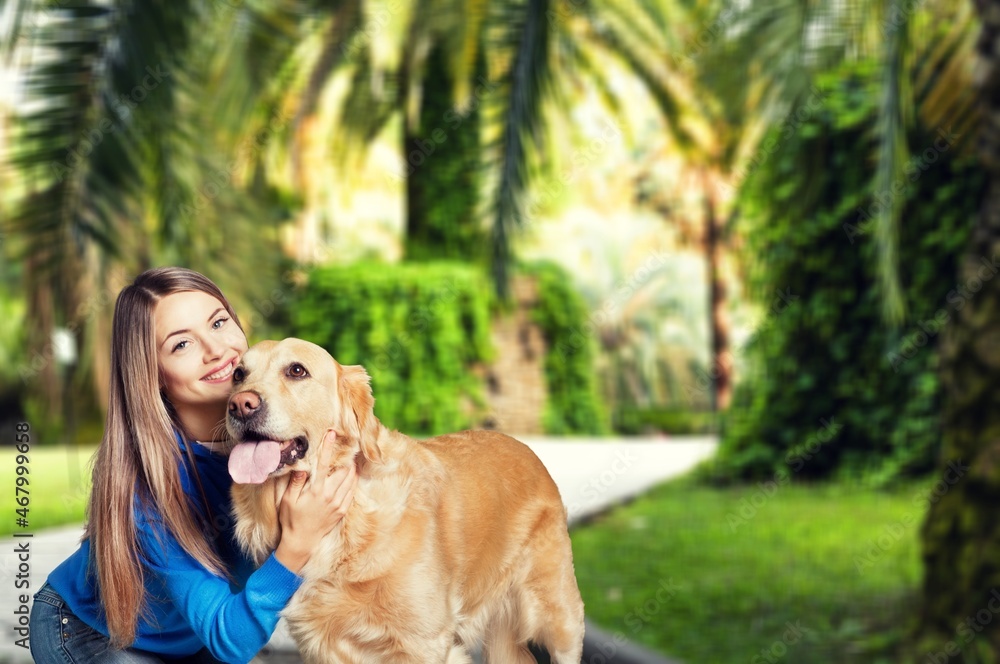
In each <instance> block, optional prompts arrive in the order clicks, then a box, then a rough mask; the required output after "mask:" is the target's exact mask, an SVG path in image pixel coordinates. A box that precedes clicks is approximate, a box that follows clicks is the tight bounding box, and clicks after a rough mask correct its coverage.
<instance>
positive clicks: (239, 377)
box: [233, 367, 246, 383]
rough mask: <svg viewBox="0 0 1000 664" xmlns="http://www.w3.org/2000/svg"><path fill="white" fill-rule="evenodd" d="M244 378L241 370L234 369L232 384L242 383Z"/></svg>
mask: <svg viewBox="0 0 1000 664" xmlns="http://www.w3.org/2000/svg"><path fill="white" fill-rule="evenodd" d="M244 378H246V374H244V373H243V369H240V368H239V367H236V368H235V369H234V370H233V382H234V383H242V382H243V379H244Z"/></svg>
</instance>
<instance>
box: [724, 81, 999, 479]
mask: <svg viewBox="0 0 1000 664" xmlns="http://www.w3.org/2000/svg"><path fill="white" fill-rule="evenodd" d="M879 83H880V81H879V80H878V79H877V77H876V72H875V69H874V68H873V67H870V66H857V65H855V66H853V68H849V69H845V71H841V72H836V73H835V74H833V75H831V76H829V77H827V78H824V79H821V80H819V81H818V82H817V87H818V92H819V94H818V95H817V96H818V99H819V100H820V102H819V103H818V104H814V107H813V108H812V109H810V110H809V111H808V112H807V113H804V114H803V115H804V118H802V116H799V117H800V118H801V121H799V120H797V121H796V124H794V125H788V124H785V125H783V126H778V127H775V128H774V130H773V131H772V132H771V135H770V136H769V137H768V138H767V139H765V141H764V143H763V145H764V146H765V148H762V149H765V150H767V152H763V153H762V156H763V157H764V160H763V163H761V164H759V167H758V168H757V169H756V170H755V171H754V172H753V173H752V174H751V175H750V176H749V177H748V179H747V181H746V184H745V186H744V188H743V190H742V191H741V193H740V206H741V213H742V215H743V218H744V219H745V220H746V227H745V236H746V237H747V240H748V243H749V245H750V246H749V250H750V251H749V255H753V256H754V257H755V263H754V265H753V268H752V270H751V273H752V276H751V285H752V290H753V293H754V295H755V296H756V297H757V298H759V300H760V301H761V302H763V303H764V305H765V307H766V308H767V309H768V310H767V314H766V317H765V319H764V321H763V323H762V324H761V326H760V328H759V329H758V331H757V332H756V333H755V334H754V336H753V337H752V340H751V341H750V343H749V344H748V345H747V347H746V352H747V359H748V360H749V364H750V365H751V366H752V367H753V368H752V370H751V373H750V375H748V376H745V377H744V378H743V380H742V382H741V383H740V385H739V387H738V389H737V392H736V395H735V398H734V402H733V405H732V408H731V410H730V413H729V414H728V417H727V418H726V420H725V422H724V425H723V438H722V445H721V448H720V454H719V456H718V459H717V461H716V463H715V464H714V466H713V467H712V468H711V469H710V474H711V475H712V476H714V477H715V478H716V479H733V478H742V479H749V478H761V477H770V476H773V474H774V473H776V472H782V473H789V474H791V475H792V476H793V477H794V478H795V479H806V478H816V477H824V476H831V475H838V474H841V475H843V474H850V475H852V476H859V475H861V476H864V477H867V478H869V479H872V480H875V481H887V480H890V479H892V478H894V477H897V476H899V475H901V474H915V473H920V472H924V471H928V470H930V469H931V468H932V467H933V462H934V458H935V455H936V454H937V451H938V449H939V440H940V427H939V422H938V413H939V411H940V394H939V386H938V379H937V376H936V373H935V371H936V367H937V353H936V345H937V342H938V340H939V338H940V335H939V331H940V329H941V326H942V325H947V324H948V322H947V321H948V319H949V317H950V316H952V315H954V312H955V311H956V310H957V308H958V307H959V306H961V302H962V299H963V298H965V297H971V296H973V295H972V294H971V293H970V292H969V290H968V287H969V286H970V285H969V284H958V283H957V282H956V280H957V257H958V255H959V253H960V251H961V250H962V249H963V248H964V247H965V246H966V239H967V237H968V232H969V229H970V228H971V224H972V220H973V219H974V215H975V213H976V208H977V205H978V201H980V200H981V198H982V197H981V194H980V190H981V187H982V184H983V179H982V177H981V175H980V173H979V172H978V170H977V168H976V162H975V160H974V158H972V157H971V156H965V157H963V156H962V153H961V151H960V141H959V140H958V139H959V138H961V137H958V136H956V135H955V134H954V131H953V128H952V127H950V126H942V127H919V126H918V127H916V128H915V129H913V130H912V131H911V132H910V133H909V135H908V137H907V140H908V145H909V150H910V154H911V155H912V156H911V158H910V161H909V162H908V163H907V165H906V168H905V171H904V174H903V176H902V178H901V179H900V180H899V182H896V183H893V186H892V187H891V188H890V190H889V191H875V190H874V188H873V180H874V170H875V149H874V148H875V136H876V134H875V128H876V119H877V108H876V102H877V100H878V86H879ZM772 148H773V150H772ZM893 196H901V197H902V200H903V201H904V210H903V213H902V218H901V221H900V225H899V246H900V251H899V261H898V263H899V265H898V267H899V273H900V276H901V279H902V282H903V289H904V298H905V303H906V311H907V319H906V321H905V323H904V324H903V325H902V326H901V327H900V328H899V329H891V328H889V327H888V326H887V325H886V324H885V323H884V322H883V319H882V317H881V314H880V306H881V300H880V293H879V287H878V284H877V268H878V262H879V261H880V260H882V257H881V256H880V255H879V252H878V250H877V246H876V241H875V236H874V232H875V225H874V221H873V219H874V215H875V214H876V213H877V210H878V206H879V205H884V204H887V203H888V202H889V201H890V200H891V197H893Z"/></svg>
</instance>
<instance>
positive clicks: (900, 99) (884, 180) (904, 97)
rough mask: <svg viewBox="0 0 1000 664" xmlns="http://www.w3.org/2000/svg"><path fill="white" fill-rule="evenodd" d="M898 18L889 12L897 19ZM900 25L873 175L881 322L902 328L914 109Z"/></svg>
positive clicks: (886, 71)
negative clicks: (906, 181)
mask: <svg viewBox="0 0 1000 664" xmlns="http://www.w3.org/2000/svg"><path fill="white" fill-rule="evenodd" d="M890 6H891V7H892V9H894V10H896V12H899V10H900V9H901V3H900V2H899V0H890ZM896 12H890V15H895V13H896ZM900 20H901V21H903V24H902V25H898V26H896V29H894V30H890V31H889V32H890V34H889V38H888V40H887V41H886V57H885V65H884V66H883V70H882V87H881V89H882V98H881V100H880V103H879V118H878V129H877V131H878V135H879V155H878V166H877V170H876V174H875V191H876V192H878V195H879V200H880V201H886V200H888V204H887V205H886V204H884V203H883V204H882V205H881V206H880V207H879V213H878V215H877V217H876V227H875V237H876V242H877V244H878V254H879V261H878V279H879V284H880V286H881V290H882V314H883V318H884V319H885V320H886V322H888V323H889V324H891V325H898V324H899V323H901V322H902V321H903V319H904V318H905V316H906V308H905V302H904V300H903V294H902V286H901V285H900V282H899V217H900V214H901V213H902V209H903V195H902V194H903V192H902V191H901V190H900V191H897V189H899V188H901V187H902V184H903V169H904V165H905V163H906V159H907V147H906V119H907V118H906V115H907V114H908V110H909V109H912V106H913V102H912V95H911V94H910V91H909V86H908V85H907V83H906V80H907V78H908V77H904V75H903V72H904V71H905V64H904V61H903V60H904V56H905V50H906V38H905V35H906V33H907V30H906V27H907V25H908V23H909V19H908V17H907V16H906V15H903V16H902V17H901V18H900Z"/></svg>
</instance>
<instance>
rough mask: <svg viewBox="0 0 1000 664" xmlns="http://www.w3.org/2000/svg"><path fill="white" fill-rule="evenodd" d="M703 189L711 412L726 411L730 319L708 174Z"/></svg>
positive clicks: (716, 213) (729, 385) (730, 391)
mask: <svg viewBox="0 0 1000 664" xmlns="http://www.w3.org/2000/svg"><path fill="white" fill-rule="evenodd" d="M702 182H703V185H704V190H705V262H706V264H707V265H708V288H709V314H710V317H711V320H710V326H711V331H710V334H711V344H712V356H711V358H710V359H711V362H712V364H711V367H712V368H711V370H710V371H709V375H710V376H711V377H712V389H711V395H710V396H711V401H712V410H714V411H718V410H725V409H727V408H729V402H730V401H731V400H732V394H733V388H732V373H731V372H732V363H731V362H730V361H729V359H730V358H729V357H728V355H729V318H728V316H726V284H725V282H724V281H723V280H722V275H721V272H720V270H719V268H720V264H721V263H722V240H721V238H720V231H721V229H720V225H721V222H720V220H719V218H718V217H719V211H718V204H717V201H716V188H715V183H714V182H713V180H712V178H711V177H710V176H709V175H707V174H706V175H705V177H704V178H703V180H702Z"/></svg>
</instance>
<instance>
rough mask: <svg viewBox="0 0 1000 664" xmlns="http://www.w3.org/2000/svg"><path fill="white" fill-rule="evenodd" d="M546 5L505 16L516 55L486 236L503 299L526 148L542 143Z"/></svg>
mask: <svg viewBox="0 0 1000 664" xmlns="http://www.w3.org/2000/svg"><path fill="white" fill-rule="evenodd" d="M550 6H551V3H550V0H527V3H526V5H525V6H524V7H523V9H521V8H517V9H513V8H512V9H510V10H508V11H510V13H511V14H514V13H515V11H516V12H517V13H518V14H520V16H516V15H513V16H507V17H506V18H507V20H508V21H509V22H508V23H507V25H508V26H510V27H509V28H508V32H507V34H506V36H505V38H503V41H504V42H505V43H504V44H503V46H504V47H505V48H507V49H509V50H512V51H513V53H514V55H513V62H512V63H511V67H510V69H509V71H508V73H507V77H506V78H507V80H506V82H505V83H506V86H505V87H506V96H505V106H506V109H507V113H506V118H505V122H504V126H503V130H502V135H501V138H500V149H501V152H500V157H499V161H500V163H499V171H500V173H499V183H498V185H497V190H496V196H495V201H494V217H493V224H492V227H491V231H490V236H491V250H492V256H491V269H492V273H493V281H494V287H495V288H496V291H497V294H498V295H499V296H500V297H501V298H504V299H505V298H506V297H507V293H508V286H509V278H510V275H509V270H510V264H511V260H512V259H511V248H510V243H511V239H512V237H513V234H514V233H515V232H516V230H517V229H518V228H519V227H520V226H521V225H522V223H523V218H524V213H523V201H524V196H525V192H526V190H527V182H528V163H527V161H528V155H529V149H530V146H532V145H537V144H538V143H539V141H540V139H541V115H542V113H541V109H542V99H543V97H544V96H545V95H546V93H547V91H548V89H549V87H550V85H551V80H550V77H551V72H550V69H549V67H550V60H549V22H548V21H549V19H548V16H547V12H548V11H549V8H550Z"/></svg>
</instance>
